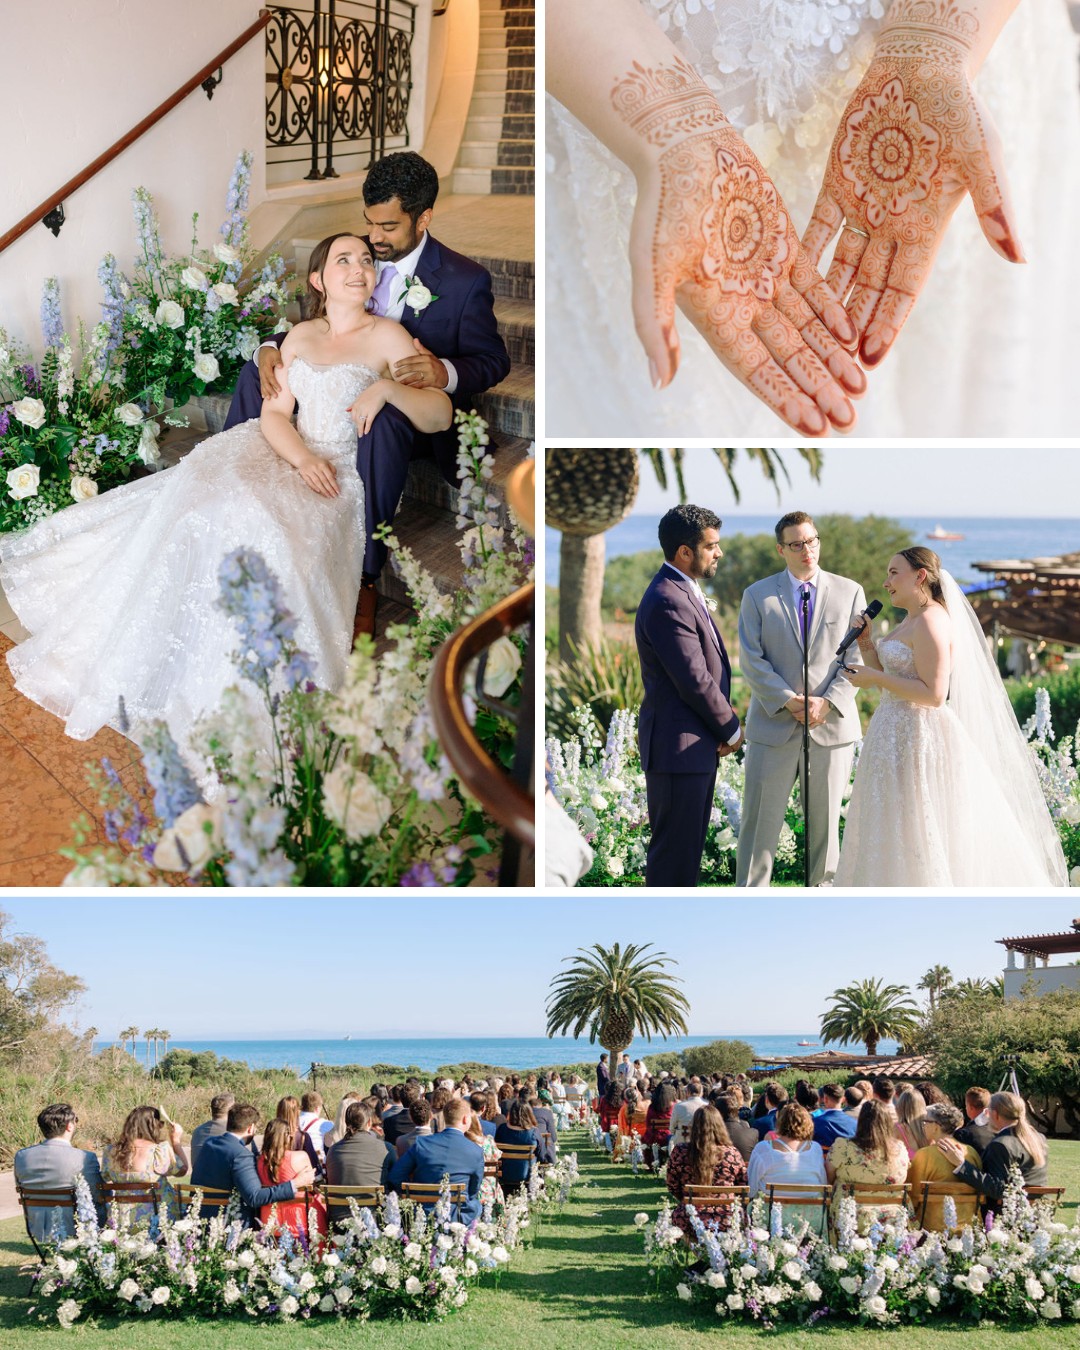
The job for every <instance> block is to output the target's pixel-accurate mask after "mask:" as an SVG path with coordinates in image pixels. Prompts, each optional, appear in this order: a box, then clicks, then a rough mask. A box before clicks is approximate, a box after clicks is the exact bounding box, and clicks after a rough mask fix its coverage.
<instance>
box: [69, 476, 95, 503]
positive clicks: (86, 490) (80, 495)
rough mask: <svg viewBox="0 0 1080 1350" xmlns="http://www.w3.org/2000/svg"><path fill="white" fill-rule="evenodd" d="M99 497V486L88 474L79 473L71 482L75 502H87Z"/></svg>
mask: <svg viewBox="0 0 1080 1350" xmlns="http://www.w3.org/2000/svg"><path fill="white" fill-rule="evenodd" d="M97 495H98V485H97V484H96V483H95V482H94V480H93V479H92V478H88V477H87V476H86V474H83V473H77V474H76V475H75V477H74V478H73V479H72V480H71V496H72V499H73V500H74V501H77V502H86V501H89V500H90V498H91V497H96V496H97Z"/></svg>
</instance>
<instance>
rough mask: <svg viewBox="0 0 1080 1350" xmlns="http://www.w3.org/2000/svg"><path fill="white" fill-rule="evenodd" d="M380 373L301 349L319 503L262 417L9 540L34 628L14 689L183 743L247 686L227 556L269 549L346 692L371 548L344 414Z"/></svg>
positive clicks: (309, 647) (0, 551)
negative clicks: (225, 599)
mask: <svg viewBox="0 0 1080 1350" xmlns="http://www.w3.org/2000/svg"><path fill="white" fill-rule="evenodd" d="M377 379H378V375H377V374H376V372H375V371H373V370H370V369H369V368H368V367H366V366H362V365H335V366H314V365H311V364H310V363H308V362H306V361H304V360H303V358H302V357H296V358H294V360H293V363H292V365H291V367H290V369H289V383H290V386H291V388H292V390H293V392H294V393H295V395H296V398H297V402H298V404H299V414H298V421H297V427H298V430H299V432H300V435H301V436H302V437H303V438H304V441H305V442H306V443H307V445H308V446H309V447H310V448H311V449H312V450H313V451H314V452H315V453H316V454H318V455H320V456H322V457H324V458H326V459H328V460H330V461H331V463H332V464H333V465H334V469H335V471H336V473H337V481H338V486H339V487H340V489H341V493H340V496H338V497H335V498H327V497H321V496H319V495H318V494H317V493H315V492H313V491H312V490H311V489H310V488H309V487H308V486H307V485H306V484H305V482H304V480H303V479H302V478H301V477H300V474H299V473H298V472H297V471H296V469H294V468H293V467H292V466H291V465H290V464H287V463H286V462H285V461H284V460H283V459H282V458H281V457H280V456H279V455H277V454H275V452H274V450H273V449H272V448H271V446H270V445H269V443H268V442H267V440H266V438H265V437H264V436H263V434H262V432H261V431H260V429H259V423H258V422H257V421H250V422H244V423H241V425H239V426H236V427H233V428H232V429H231V430H229V431H224V432H222V433H221V434H220V435H218V436H212V437H211V438H210V439H209V440H206V441H203V442H202V443H201V444H200V445H198V446H196V448H195V449H194V450H192V451H191V452H190V454H188V455H187V456H186V458H184V459H183V460H182V461H181V462H180V464H178V465H177V466H176V467H175V468H172V469H166V470H163V471H162V472H160V473H158V474H155V475H154V476H153V477H152V478H144V479H141V480H139V481H137V482H134V483H128V484H125V485H124V486H122V487H118V488H114V489H113V490H112V491H111V492H106V493H103V494H102V495H101V496H99V497H94V498H92V499H91V500H89V501H86V502H80V503H78V504H76V505H74V506H69V507H68V508H67V509H66V510H63V511H60V512H58V513H57V514H56V515H54V516H50V517H48V518H47V519H46V520H43V521H41V522H40V523H39V524H38V525H36V526H34V527H33V528H32V529H30V530H27V531H24V532H23V533H21V534H18V535H14V536H11V537H9V538H7V539H4V540H2V541H0V585H2V586H3V589H4V592H5V594H6V596H7V598H8V601H9V602H10V604H11V607H12V609H14V611H15V613H16V614H17V615H18V617H19V619H20V620H21V622H22V624H23V626H24V627H25V628H27V629H28V630H29V632H30V634H31V636H30V637H28V638H27V639H26V640H25V641H23V642H21V643H20V644H19V645H18V646H17V647H14V648H13V649H12V650H11V651H10V652H9V653H8V663H9V665H10V666H11V669H12V672H13V674H14V676H15V685H16V688H17V689H18V690H19V691H20V692H21V693H23V694H25V695H26V696H27V698H30V699H33V701H34V702H35V703H39V704H40V705H41V706H42V707H44V708H47V709H48V710H49V711H50V712H53V713H55V714H56V715H57V716H58V717H62V718H63V719H64V722H65V729H66V731H67V733H68V735H69V736H73V737H75V738H76V739H78V740H85V739H88V738H89V737H91V736H93V735H94V734H95V733H96V732H97V731H99V730H100V729H101V728H102V727H103V726H105V725H107V724H108V725H112V726H115V725H116V724H117V713H118V700H119V698H120V697H121V696H123V699H124V703H125V707H126V710H127V714H128V717H129V719H130V722H131V723H132V725H133V726H136V727H137V725H138V724H139V723H140V722H145V721H148V720H150V719H157V718H163V719H165V720H167V721H168V723H169V726H170V728H171V730H172V733H173V736H174V737H175V739H176V740H177V742H178V743H179V744H180V746H181V747H185V746H186V743H187V740H188V736H189V733H190V731H191V728H192V726H193V725H194V723H195V721H196V720H197V719H198V718H199V717H200V715H202V714H204V713H207V712H209V711H212V710H213V709H215V708H216V707H217V705H218V703H219V701H220V697H221V694H222V692H223V691H224V690H225V689H226V688H227V687H228V686H230V685H236V684H240V683H241V680H240V675H239V673H238V671H237V669H236V667H235V665H234V664H233V662H232V661H231V660H230V654H231V653H232V652H234V651H235V650H236V649H237V647H238V645H239V641H238V630H237V626H236V624H235V623H234V622H233V621H232V620H231V619H230V618H229V617H228V616H227V615H225V614H224V613H222V612H221V610H219V609H218V608H217V607H216V604H215V601H216V600H217V598H218V593H219V583H218V570H219V568H220V566H221V562H222V559H223V558H224V557H225V556H226V554H229V553H232V552H233V551H234V550H235V549H237V548H240V547H245V548H250V549H255V550H257V551H258V552H259V553H260V554H261V555H262V557H263V558H264V559H265V561H266V563H267V565H268V566H269V567H270V569H271V571H272V572H274V573H275V574H276V576H277V578H278V580H279V581H280V583H281V586H282V590H283V593H284V597H285V604H286V606H287V608H288V609H289V610H290V611H291V612H292V614H294V615H295V616H296V618H297V620H298V623H297V629H296V635H295V641H296V644H297V646H298V647H300V649H301V650H302V651H305V652H307V653H308V655H309V656H310V657H311V658H312V660H313V664H314V679H315V681H316V682H317V683H318V684H319V685H320V686H321V687H322V688H325V689H334V688H337V687H338V686H339V685H340V684H341V682H342V680H343V679H344V674H345V663H346V660H347V658H348V654H349V651H350V650H351V647H352V622H353V614H354V611H355V608H356V596H357V593H358V591H359V589H360V577H361V568H362V563H363V554H364V488H363V484H362V483H361V481H360V478H359V477H358V475H357V472H356V428H355V427H354V426H353V423H352V420H351V418H350V417H349V414H348V412H347V409H348V407H349V405H350V404H351V403H352V402H353V400H354V399H355V398H356V397H357V395H358V394H360V393H361V392H362V391H363V390H364V389H366V388H367V387H368V386H369V385H371V384H373V383H374V382H375V380H377Z"/></svg>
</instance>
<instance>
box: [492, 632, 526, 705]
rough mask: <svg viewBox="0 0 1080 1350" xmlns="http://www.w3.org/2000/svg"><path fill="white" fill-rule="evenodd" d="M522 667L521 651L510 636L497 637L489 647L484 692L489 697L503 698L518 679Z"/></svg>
mask: <svg viewBox="0 0 1080 1350" xmlns="http://www.w3.org/2000/svg"><path fill="white" fill-rule="evenodd" d="M520 669H521V653H520V652H519V651H518V649H517V644H516V643H514V642H512V641H511V640H510V639H509V638H508V637H501V638H496V639H495V641H494V642H493V643H492V644H491V646H490V647H489V648H488V655H487V665H486V666H485V667H484V693H485V694H487V696H488V697H489V698H502V696H503V694H505V693H506V691H507V690H508V689H509V688H510V686H511V685H512V684H513V683H514V681H515V679H517V673H518V671H519V670H520Z"/></svg>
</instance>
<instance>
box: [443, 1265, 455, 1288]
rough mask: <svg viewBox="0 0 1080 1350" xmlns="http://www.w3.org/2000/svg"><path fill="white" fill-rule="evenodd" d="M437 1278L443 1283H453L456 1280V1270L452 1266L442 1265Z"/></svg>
mask: <svg viewBox="0 0 1080 1350" xmlns="http://www.w3.org/2000/svg"><path fill="white" fill-rule="evenodd" d="M439 1279H440V1280H442V1282H443V1284H455V1283H456V1282H457V1271H456V1270H455V1269H454V1267H453V1266H443V1268H442V1270H440V1271H439Z"/></svg>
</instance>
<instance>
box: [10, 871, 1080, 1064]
mask: <svg viewBox="0 0 1080 1350" xmlns="http://www.w3.org/2000/svg"><path fill="white" fill-rule="evenodd" d="M0 907H2V908H3V909H5V910H7V912H8V913H9V914H10V915H11V916H12V918H13V920H14V927H15V929H16V930H17V931H20V932H25V933H33V934H35V935H37V936H38V937H41V938H42V939H44V941H45V943H46V946H47V948H48V951H49V956H50V958H51V959H52V961H53V962H54V963H55V964H56V965H58V966H59V967H60V968H61V969H63V970H66V971H69V972H71V973H73V974H77V975H79V976H81V977H82V979H83V980H84V981H85V983H86V984H87V986H88V992H87V994H86V996H85V998H84V999H83V1001H82V1003H81V1005H80V1007H79V1010H78V1021H79V1024H80V1025H81V1026H83V1027H86V1026H91V1025H93V1026H97V1027H99V1028H100V1029H101V1032H102V1034H103V1035H107V1036H110V1037H111V1036H114V1035H115V1034H116V1032H117V1031H118V1030H119V1029H120V1028H121V1027H122V1026H126V1025H127V1024H128V1023H130V1022H133V1023H134V1024H135V1025H137V1026H149V1025H155V1024H156V1025H158V1026H167V1027H169V1029H170V1030H171V1031H172V1033H173V1038H174V1040H175V1039H176V1038H177V1037H179V1038H184V1037H188V1038H190V1039H192V1040H194V1039H255V1038H272V1039H278V1038H292V1037H295V1038H303V1037H305V1036H322V1035H329V1034H335V1035H340V1034H341V1030H342V1028H343V1027H345V1028H348V1029H349V1031H350V1032H351V1034H352V1035H353V1036H354V1037H357V1038H360V1037H365V1036H368V1037H371V1036H395V1035H400V1036H417V1035H441V1036H477V1035H487V1036H490V1035H500V1036H542V1035H543V1034H544V1030H545V1027H544V1012H543V1010H544V1000H545V997H546V994H547V989H548V985H549V982H550V980H551V978H552V976H553V975H555V974H556V973H557V972H558V970H559V968H560V961H561V960H562V958H563V957H565V956H568V955H571V954H572V953H573V951H574V949H575V948H577V947H579V946H580V947H587V946H589V945H590V944H592V943H594V942H599V943H602V944H604V945H609V944H611V943H613V942H615V941H620V942H623V943H624V944H625V943H627V942H635V943H647V942H651V943H653V944H654V945H655V946H656V947H658V948H659V949H661V950H663V951H666V952H667V953H668V954H669V955H670V956H672V957H674V958H675V959H676V960H677V962H678V970H677V973H678V974H679V976H680V977H681V978H682V980H683V982H684V986H683V987H684V989H685V992H686V994H687V997H688V998H689V1000H690V1005H691V1014H690V1019H689V1030H690V1032H691V1033H692V1034H693V1035H709V1034H716V1035H724V1034H738V1033H751V1032H756V1033H758V1034H762V1035H769V1034H782V1033H790V1032H803V1031H816V1029H817V1026H818V1018H819V1016H820V1014H821V1012H822V1010H823V1009H824V1007H825V1003H826V1000H827V999H828V996H829V995H830V994H831V992H832V991H833V990H834V989H836V988H837V987H838V986H840V985H843V984H847V983H849V982H850V981H852V980H855V979H861V978H863V977H867V976H881V977H883V978H885V979H886V980H888V981H889V982H891V983H899V984H908V985H914V984H915V983H916V982H917V981H918V979H919V978H920V976H921V975H922V974H923V972H924V971H925V970H926V969H927V968H928V967H929V966H931V965H934V964H936V963H939V962H940V963H941V964H943V965H947V966H949V967H950V969H951V970H952V972H953V975H954V977H955V978H957V979H963V978H964V977H965V976H979V975H981V976H987V977H992V976H996V975H998V974H1000V972H1001V970H1002V968H1003V966H1004V964H1005V952H1004V948H1002V947H999V946H997V945H996V943H995V939H996V938H999V937H1012V936H1016V935H1017V934H1020V933H1045V932H1060V931H1065V930H1067V929H1068V927H1069V923H1070V921H1071V920H1072V917H1073V914H1074V912H1075V909H1076V906H1075V903H1074V902H1073V901H1072V900H1070V899H1069V897H1068V896H1064V897H1062V898H1058V899H1052V900H1044V899H1030V898H1024V899H1022V900H1018V899H978V898H971V897H959V896H952V897H946V898H941V899H911V898H908V897H905V896H903V895H901V894H898V895H896V896H895V897H893V896H889V897H887V898H885V897H878V898H869V899H854V900H851V899H840V898H838V897H832V896H830V895H828V893H822V894H821V895H820V896H815V897H813V898H812V899H808V900H807V899H790V898H784V897H781V896H780V895H777V894H775V893H774V894H771V895H769V896H768V897H765V896H761V897H758V896H753V897H749V896H748V897H747V898H745V899H743V898H740V899H737V900H733V899H729V898H724V899H719V898H703V899H700V900H698V899H673V898H662V899H649V898H646V897H639V896H633V897H628V896H615V895H612V896H611V897H610V898H605V899H585V898H569V899H543V898H540V899H533V898H528V897H520V898H518V897H514V896H511V895H507V896H504V897H499V898H494V899H493V898H490V897H487V898H481V897H476V896H473V895H471V894H470V893H469V892H468V891H460V892H454V893H452V894H450V895H448V896H447V897H446V898H445V899H424V898H421V897H416V898H411V897H409V896H407V895H404V894H402V895H393V896H390V897H386V898H383V899H380V898H378V897H374V896H373V897H372V898H370V899H367V898H365V899H363V900H355V899H352V900H350V899H337V898H329V899H314V898H308V897H304V898H301V897H299V896H297V897H286V898H281V899H274V898H265V899H264V898H261V897H259V898H251V899H240V900H231V899H219V898H209V897H207V898H198V897H195V896H192V895H190V894H189V893H185V894H183V895H180V894H177V893H173V894H170V895H162V896H160V898H159V897H154V898H152V899H143V900H136V899H126V900H97V899H94V900H90V899H66V898H59V899H48V900H37V899H35V900H28V899H21V898H0ZM140 958H141V959H140Z"/></svg>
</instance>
